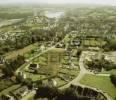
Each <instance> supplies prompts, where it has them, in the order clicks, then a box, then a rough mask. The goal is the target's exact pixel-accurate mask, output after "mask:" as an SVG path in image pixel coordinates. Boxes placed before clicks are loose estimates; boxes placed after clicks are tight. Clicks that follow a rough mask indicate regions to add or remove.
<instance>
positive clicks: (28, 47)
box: [5, 43, 38, 59]
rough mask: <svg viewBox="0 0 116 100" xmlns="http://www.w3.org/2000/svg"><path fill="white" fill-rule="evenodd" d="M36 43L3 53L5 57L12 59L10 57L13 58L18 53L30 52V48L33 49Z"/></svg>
mask: <svg viewBox="0 0 116 100" xmlns="http://www.w3.org/2000/svg"><path fill="white" fill-rule="evenodd" d="M37 45H38V43H35V44H31V45H29V46H27V47H25V48H23V49H19V50H16V51H12V52H9V53H6V54H5V58H6V59H12V58H15V57H17V56H18V55H24V54H25V53H27V52H30V51H31V50H34V49H36V48H37V47H38V46H37Z"/></svg>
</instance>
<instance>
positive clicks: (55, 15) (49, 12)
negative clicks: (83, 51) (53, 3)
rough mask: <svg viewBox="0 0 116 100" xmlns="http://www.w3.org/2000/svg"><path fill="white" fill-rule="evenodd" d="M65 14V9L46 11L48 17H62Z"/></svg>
mask: <svg viewBox="0 0 116 100" xmlns="http://www.w3.org/2000/svg"><path fill="white" fill-rule="evenodd" d="M63 15H64V12H63V11H56V12H53V11H46V12H45V16H47V17H48V18H60V17H61V16H63Z"/></svg>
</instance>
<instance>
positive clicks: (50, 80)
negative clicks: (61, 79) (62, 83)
mask: <svg viewBox="0 0 116 100" xmlns="http://www.w3.org/2000/svg"><path fill="white" fill-rule="evenodd" d="M48 84H49V86H54V87H56V86H57V82H56V80H54V79H49V80H48Z"/></svg>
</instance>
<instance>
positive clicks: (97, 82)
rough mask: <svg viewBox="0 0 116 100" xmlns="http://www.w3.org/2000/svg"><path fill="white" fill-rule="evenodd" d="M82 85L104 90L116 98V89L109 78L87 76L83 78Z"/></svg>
mask: <svg viewBox="0 0 116 100" xmlns="http://www.w3.org/2000/svg"><path fill="white" fill-rule="evenodd" d="M80 83H82V84H84V85H88V86H92V87H95V88H97V89H100V90H103V91H104V92H107V93H108V94H109V95H110V96H112V97H113V98H115V97H116V87H115V86H114V85H113V84H112V83H111V81H110V78H109V77H106V76H95V75H89V74H87V75H85V76H84V77H83V79H82V80H81V81H80Z"/></svg>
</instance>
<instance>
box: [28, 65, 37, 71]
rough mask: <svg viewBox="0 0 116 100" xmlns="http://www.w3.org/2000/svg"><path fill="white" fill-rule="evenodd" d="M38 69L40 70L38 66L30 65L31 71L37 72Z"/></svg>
mask: <svg viewBox="0 0 116 100" xmlns="http://www.w3.org/2000/svg"><path fill="white" fill-rule="evenodd" d="M38 68H39V65H38V64H30V65H29V69H31V70H37V69H38Z"/></svg>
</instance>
